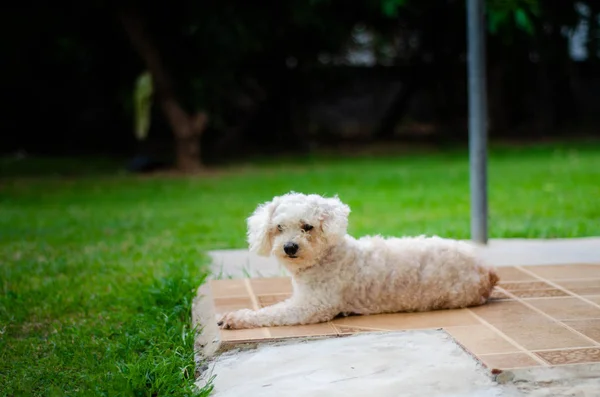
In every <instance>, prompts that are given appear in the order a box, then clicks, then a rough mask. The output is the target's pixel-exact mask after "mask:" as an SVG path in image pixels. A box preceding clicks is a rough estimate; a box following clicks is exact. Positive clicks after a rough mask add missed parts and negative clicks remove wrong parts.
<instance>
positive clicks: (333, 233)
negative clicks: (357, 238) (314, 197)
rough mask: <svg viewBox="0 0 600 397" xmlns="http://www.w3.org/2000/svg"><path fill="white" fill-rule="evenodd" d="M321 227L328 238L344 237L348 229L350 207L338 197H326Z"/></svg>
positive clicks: (322, 206)
mask: <svg viewBox="0 0 600 397" xmlns="http://www.w3.org/2000/svg"><path fill="white" fill-rule="evenodd" d="M321 208H322V211H323V212H322V213H321V228H322V229H323V233H324V234H325V236H326V237H327V238H328V239H334V240H335V239H339V238H343V237H344V236H345V235H346V233H347V231H348V215H350V207H349V206H347V205H346V204H344V203H342V201H341V200H340V199H339V198H338V197H337V196H335V197H333V198H326V199H324V202H323V204H322V205H321Z"/></svg>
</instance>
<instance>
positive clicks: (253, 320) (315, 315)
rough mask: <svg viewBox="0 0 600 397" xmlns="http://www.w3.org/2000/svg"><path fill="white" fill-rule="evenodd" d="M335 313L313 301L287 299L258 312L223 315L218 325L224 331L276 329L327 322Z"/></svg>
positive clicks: (245, 311) (247, 311)
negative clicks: (261, 328)
mask: <svg viewBox="0 0 600 397" xmlns="http://www.w3.org/2000/svg"><path fill="white" fill-rule="evenodd" d="M336 314H337V311H336V310H335V309H334V308H333V307H331V306H330V305H326V304H323V303H322V302H315V301H312V302H311V301H299V300H292V299H288V300H287V301H284V302H280V303H278V304H276V305H273V306H268V307H265V308H262V309H259V310H250V309H243V310H238V311H235V312H231V313H227V314H225V315H224V316H223V317H222V318H221V320H220V321H219V322H218V325H219V326H220V327H221V328H224V329H243V328H257V327H276V326H280V325H300V324H315V323H320V322H325V321H329V320H331V319H332V318H334V317H335V316H336Z"/></svg>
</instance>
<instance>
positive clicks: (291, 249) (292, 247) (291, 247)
mask: <svg viewBox="0 0 600 397" xmlns="http://www.w3.org/2000/svg"><path fill="white" fill-rule="evenodd" d="M283 250H284V251H285V253H286V254H288V255H295V254H296V252H298V244H296V243H285V244H284V245H283Z"/></svg>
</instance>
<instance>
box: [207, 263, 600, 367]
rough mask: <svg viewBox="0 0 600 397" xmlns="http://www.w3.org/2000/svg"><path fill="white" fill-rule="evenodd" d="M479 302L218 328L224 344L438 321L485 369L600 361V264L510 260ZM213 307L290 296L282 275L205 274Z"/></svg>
mask: <svg viewBox="0 0 600 397" xmlns="http://www.w3.org/2000/svg"><path fill="white" fill-rule="evenodd" d="M498 272H499V274H500V277H501V281H500V284H499V286H498V287H497V288H496V290H495V291H494V294H493V295H492V298H493V299H492V301H491V302H490V303H488V304H486V305H484V306H480V307H475V308H469V309H461V310H443V311H433V312H426V313H398V314H384V315H373V316H351V317H344V318H337V319H334V320H332V321H330V322H327V323H323V324H316V325H306V326H292V327H270V328H259V329H251V330H221V331H220V338H221V341H222V343H224V344H228V345H231V344H237V343H242V342H260V341H273V340H279V339H284V338H291V337H304V336H341V335H349V334H354V333H357V332H385V331H398V330H414V329H440V328H441V329H444V330H445V331H446V332H447V333H448V334H450V335H451V336H452V337H453V338H454V339H455V340H456V341H457V342H458V343H459V344H460V345H462V346H463V347H464V348H465V349H466V350H467V351H469V352H470V353H471V354H473V355H474V356H476V357H477V358H478V359H479V360H481V361H482V362H483V363H484V364H485V365H486V366H487V367H488V368H490V369H503V370H504V369H514V368H524V367H548V366H558V365H568V364H579V363H600V264H581V265H564V266H563V265H548V266H531V267H529V266H513V267H501V268H498ZM210 283H211V288H210V289H211V291H212V300H213V302H214V306H215V307H214V308H215V312H216V313H223V312H227V311H231V310H236V309H244V308H250V309H258V308H261V307H265V306H269V305H272V304H274V303H277V302H279V301H282V300H284V299H286V298H287V297H289V296H290V294H291V292H292V286H291V282H290V279H289V278H287V277H278V278H262V279H234V280H212V281H210Z"/></svg>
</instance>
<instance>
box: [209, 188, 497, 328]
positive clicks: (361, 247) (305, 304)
mask: <svg viewBox="0 0 600 397" xmlns="http://www.w3.org/2000/svg"><path fill="white" fill-rule="evenodd" d="M349 214H350V208H349V207H348V206H347V205H345V204H344V203H342V202H341V201H340V200H339V199H338V198H337V197H334V198H325V197H321V196H319V195H316V194H311V195H305V194H300V193H293V192H292V193H289V194H286V195H283V196H280V197H275V198H274V199H273V200H272V201H271V202H267V203H265V204H262V205H260V206H259V207H258V208H257V209H256V211H255V212H254V214H252V216H251V217H250V218H248V242H249V245H250V251H251V252H254V253H257V254H259V255H263V256H269V255H275V256H276V257H277V259H278V260H279V261H280V262H281V263H282V264H283V265H284V266H285V267H286V268H287V269H288V270H289V271H290V273H291V274H292V285H293V294H292V297H291V298H289V299H288V300H286V301H284V302H281V303H278V304H275V305H273V306H269V307H265V308H262V309H260V310H249V309H244V310H238V311H235V312H231V313H227V314H225V315H224V316H223V317H222V318H221V320H220V321H219V326H220V327H221V328H226V329H240V328H254V327H265V326H280V325H298V324H313V323H318V322H324V321H328V320H331V319H333V318H334V317H336V316H337V315H339V314H347V313H353V314H376V313H392V312H415V311H427V310H435V309H455V308H463V307H468V306H477V305H482V304H484V303H485V302H486V301H487V300H488V298H489V296H490V294H491V292H492V289H493V288H494V285H495V284H496V283H497V282H498V277H497V275H496V273H495V272H494V270H493V268H491V267H487V266H485V265H484V264H483V262H482V261H481V260H480V258H479V257H478V256H477V255H476V254H475V252H474V247H472V246H471V245H470V244H468V243H466V242H461V241H456V240H449V239H443V238H440V237H424V236H420V237H404V238H387V239H385V238H382V237H380V236H375V237H363V238H361V239H358V240H357V239H355V238H353V237H351V236H349V235H348V234H346V231H347V227H348V215H349Z"/></svg>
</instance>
